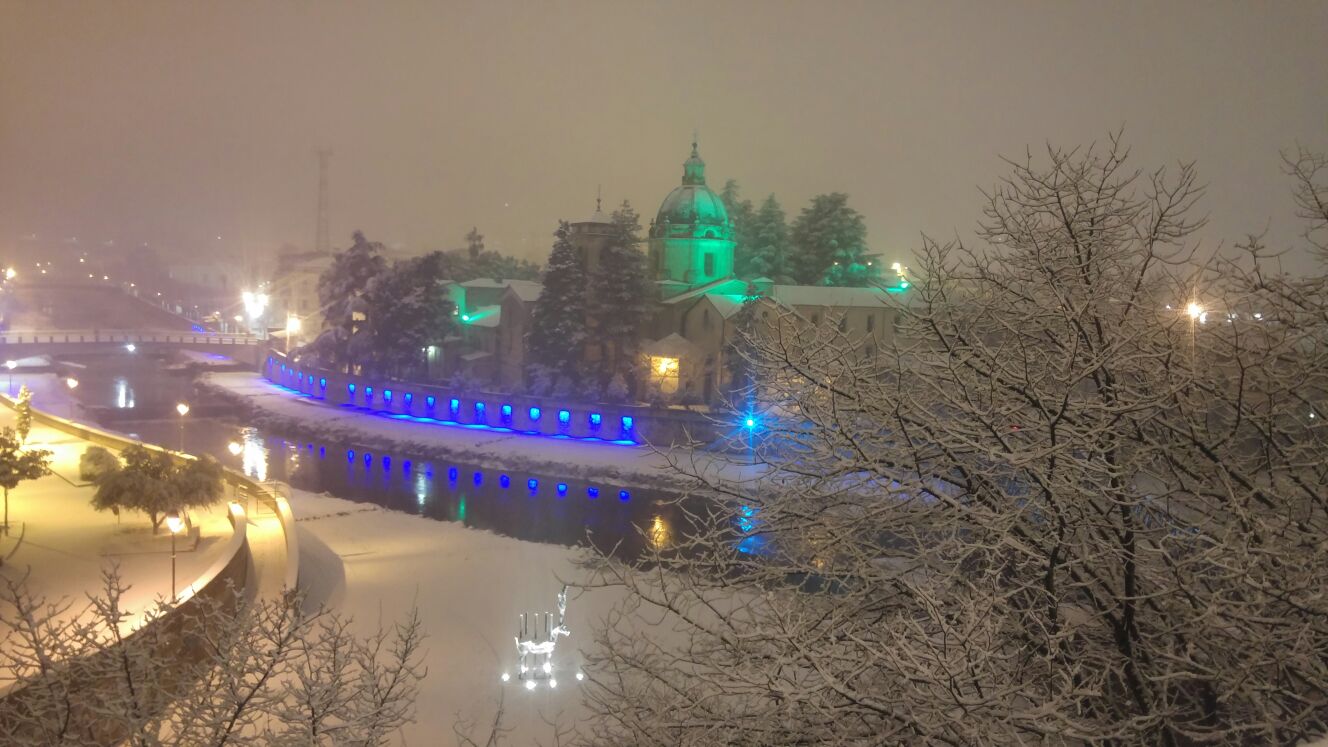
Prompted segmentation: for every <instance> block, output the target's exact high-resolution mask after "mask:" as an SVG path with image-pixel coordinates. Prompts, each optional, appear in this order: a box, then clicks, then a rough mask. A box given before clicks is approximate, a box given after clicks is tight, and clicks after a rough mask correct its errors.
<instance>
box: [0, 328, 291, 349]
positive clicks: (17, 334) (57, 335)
mask: <svg viewBox="0 0 1328 747" xmlns="http://www.w3.org/2000/svg"><path fill="white" fill-rule="evenodd" d="M131 342H132V343H134V344H136V345H137V344H140V343H143V344H153V343H161V344H176V345H244V346H253V345H259V344H261V343H263V342H265V340H261V339H259V338H257V337H254V336H253V335H237V334H220V333H216V332H166V331H162V330H104V329H103V330H92V329H88V330H67V329H61V330H6V331H3V332H0V345H7V344H9V345H35V344H66V343H67V344H71V345H77V344H79V343H85V344H86V343H116V344H128V343H131Z"/></svg>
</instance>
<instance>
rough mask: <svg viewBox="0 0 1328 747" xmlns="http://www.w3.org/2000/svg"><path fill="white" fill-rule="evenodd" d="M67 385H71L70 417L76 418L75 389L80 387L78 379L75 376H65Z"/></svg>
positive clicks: (71, 418)
mask: <svg viewBox="0 0 1328 747" xmlns="http://www.w3.org/2000/svg"><path fill="white" fill-rule="evenodd" d="M65 386H66V387H69V419H70V420H73V419H74V402H75V400H74V390H75V389H77V388H78V379H76V378H74V377H73V376H68V377H66V378H65Z"/></svg>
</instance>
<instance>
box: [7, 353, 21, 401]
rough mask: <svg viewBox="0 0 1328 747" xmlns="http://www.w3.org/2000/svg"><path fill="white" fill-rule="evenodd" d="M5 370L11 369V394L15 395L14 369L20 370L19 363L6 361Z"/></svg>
mask: <svg viewBox="0 0 1328 747" xmlns="http://www.w3.org/2000/svg"><path fill="white" fill-rule="evenodd" d="M5 368H7V369H9V393H10V394H13V393H14V369H16V368H18V361H15V360H8V361H5Z"/></svg>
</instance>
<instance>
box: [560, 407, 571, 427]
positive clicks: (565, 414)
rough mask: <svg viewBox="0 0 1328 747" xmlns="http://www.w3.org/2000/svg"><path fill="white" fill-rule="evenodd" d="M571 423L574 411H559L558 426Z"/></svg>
mask: <svg viewBox="0 0 1328 747" xmlns="http://www.w3.org/2000/svg"><path fill="white" fill-rule="evenodd" d="M570 422H572V411H571V410H559V411H558V424H559V425H567V424H568V423H570Z"/></svg>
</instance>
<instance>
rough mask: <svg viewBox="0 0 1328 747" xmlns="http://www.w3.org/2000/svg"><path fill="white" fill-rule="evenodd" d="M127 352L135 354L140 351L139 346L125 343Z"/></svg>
mask: <svg viewBox="0 0 1328 747" xmlns="http://www.w3.org/2000/svg"><path fill="white" fill-rule="evenodd" d="M125 350H127V351H129V352H131V353H132V352H134V351H135V350H138V346H137V345H135V344H134V343H132V342H126V343H125Z"/></svg>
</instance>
